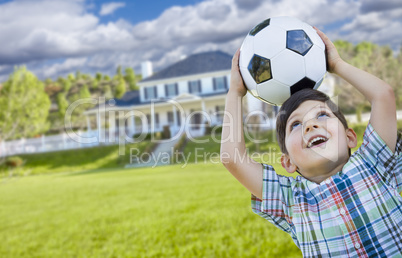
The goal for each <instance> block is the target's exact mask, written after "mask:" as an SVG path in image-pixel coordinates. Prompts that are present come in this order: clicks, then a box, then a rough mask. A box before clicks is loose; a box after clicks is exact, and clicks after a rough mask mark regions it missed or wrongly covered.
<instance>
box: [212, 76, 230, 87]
mask: <svg viewBox="0 0 402 258" xmlns="http://www.w3.org/2000/svg"><path fill="white" fill-rule="evenodd" d="M225 89H227V86H226V77H217V78H214V90H225Z"/></svg>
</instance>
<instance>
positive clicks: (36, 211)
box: [0, 126, 365, 257]
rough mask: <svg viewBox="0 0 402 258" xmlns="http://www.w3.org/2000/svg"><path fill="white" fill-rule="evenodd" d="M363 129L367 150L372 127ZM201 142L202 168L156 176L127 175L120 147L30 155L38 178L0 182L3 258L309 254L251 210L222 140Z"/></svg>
mask: <svg viewBox="0 0 402 258" xmlns="http://www.w3.org/2000/svg"><path fill="white" fill-rule="evenodd" d="M354 128H355V130H356V132H357V134H358V136H359V145H360V143H361V140H362V139H361V138H362V133H363V131H364V128H365V126H354ZM259 137H260V139H270V141H269V142H268V143H264V144H260V146H259V147H257V146H256V145H255V144H253V143H252V142H251V141H247V142H246V145H247V148H248V149H249V150H250V153H251V154H252V153H255V152H257V149H258V148H259V150H258V152H259V153H266V154H268V156H263V157H265V158H266V159H267V160H263V161H267V162H266V163H270V164H272V165H273V166H274V167H275V169H276V171H277V172H278V173H279V174H286V172H285V171H284V170H283V168H282V167H281V165H280V162H279V157H280V151H279V147H278V145H277V143H276V141H275V140H274V138H272V137H273V135H272V132H265V133H263V134H261V135H260V136H259ZM214 138H215V139H217V140H216V141H215V140H213V139H214ZM198 140H204V143H194V142H189V143H188V144H187V146H186V147H185V149H184V154H185V155H186V160H187V159H188V160H189V161H190V162H192V163H193V164H191V163H190V164H186V165H185V166H183V165H184V163H181V164H177V165H173V166H165V167H157V168H154V169H152V168H140V169H139V168H137V169H122V166H123V165H124V164H126V163H128V155H125V156H119V155H118V146H104V147H101V148H90V149H81V150H73V151H62V152H54V153H44V154H35V155H21V157H22V158H23V159H24V160H26V164H25V165H24V167H23V168H22V169H21V170H20V174H27V173H29V174H30V175H35V176H14V177H11V178H9V177H6V176H3V177H0V196H1V197H2V198H0V206H1V207H2V209H0V218H1V220H0V257H260V256H261V257H301V253H300V251H299V250H298V248H297V247H296V246H295V244H294V243H293V241H292V240H291V238H290V236H289V235H288V234H286V233H284V232H282V231H281V230H279V229H277V228H276V227H275V226H273V225H272V224H270V223H269V222H267V221H265V220H263V219H262V218H260V217H259V216H257V215H255V214H253V213H252V212H251V208H250V194H249V193H248V192H247V190H246V189H244V188H243V187H242V186H241V185H240V184H239V183H238V182H237V181H236V180H235V179H234V178H233V177H232V176H231V175H230V174H229V173H228V172H227V171H226V170H225V169H224V168H223V166H222V165H221V164H219V155H218V154H219V150H220V143H219V140H220V137H219V136H205V137H203V138H199V139H198ZM147 145H148V142H143V143H139V144H135V145H130V146H126V153H127V150H128V149H129V148H138V149H139V150H141V151H144V150H145V149H146V148H147V147H149V146H147ZM196 148H198V149H199V151H198V152H197V153H196V152H195V150H196ZM201 149H203V150H202V151H201ZM205 153H207V155H204V154H205ZM268 159H270V160H268ZM183 167H184V168H183ZM61 172H63V173H61ZM3 174H5V173H3ZM17 175H18V174H17Z"/></svg>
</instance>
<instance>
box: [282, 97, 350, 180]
mask: <svg viewBox="0 0 402 258" xmlns="http://www.w3.org/2000/svg"><path fill="white" fill-rule="evenodd" d="M285 144H286V148H287V150H288V154H284V155H283V156H282V166H283V167H284V168H285V169H286V170H287V171H288V172H290V173H293V172H295V171H296V170H298V171H299V172H300V173H301V174H302V175H303V176H304V177H306V178H308V179H310V180H311V181H314V182H321V181H322V180H324V179H325V178H328V177H330V176H331V175H333V174H335V173H337V172H338V171H340V170H341V169H342V167H343V165H344V164H345V163H346V162H347V160H348V158H349V148H353V147H355V146H356V134H355V133H354V131H353V130H352V129H345V128H344V126H343V125H342V123H341V122H340V120H339V119H338V118H337V117H336V116H335V115H334V114H333V112H332V111H331V109H330V108H329V107H328V106H327V105H326V104H325V103H323V102H320V101H315V100H309V101H305V102H303V103H302V104H301V105H300V106H299V107H298V108H297V109H296V110H295V111H294V112H293V113H292V114H291V115H290V116H289V119H288V121H287V123H286V137H285Z"/></svg>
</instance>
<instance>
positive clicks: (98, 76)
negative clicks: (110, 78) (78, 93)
mask: <svg viewBox="0 0 402 258" xmlns="http://www.w3.org/2000/svg"><path fill="white" fill-rule="evenodd" d="M102 77H103V75H102V74H101V73H99V72H97V73H96V75H95V79H96V80H97V81H98V82H100V81H101V80H102Z"/></svg>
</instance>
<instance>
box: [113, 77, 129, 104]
mask: <svg viewBox="0 0 402 258" xmlns="http://www.w3.org/2000/svg"><path fill="white" fill-rule="evenodd" d="M124 93H126V82H125V81H124V79H123V77H120V78H119V81H118V83H117V86H116V88H115V94H114V97H115V98H118V99H120V98H121V97H123V95H124Z"/></svg>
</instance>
